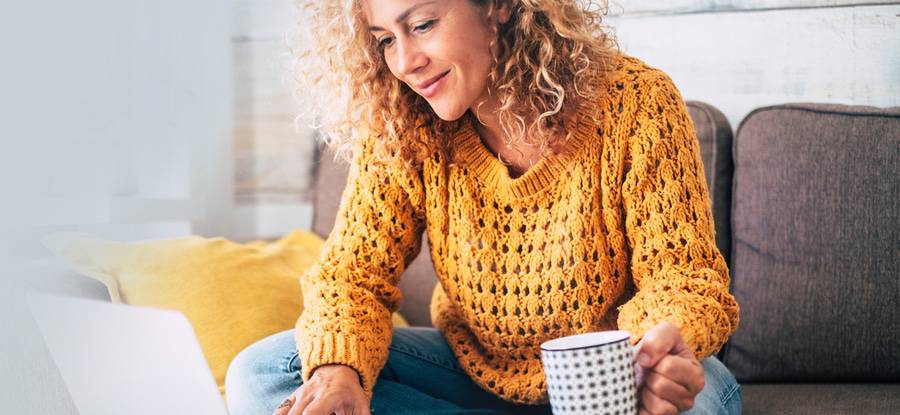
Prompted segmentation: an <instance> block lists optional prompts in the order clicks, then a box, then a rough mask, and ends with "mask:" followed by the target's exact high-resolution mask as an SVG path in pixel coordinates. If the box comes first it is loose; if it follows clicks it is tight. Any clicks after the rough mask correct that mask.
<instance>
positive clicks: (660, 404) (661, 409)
mask: <svg viewBox="0 0 900 415" xmlns="http://www.w3.org/2000/svg"><path fill="white" fill-rule="evenodd" d="M638 415H678V408H677V407H675V405H673V404H672V403H671V402H669V401H667V400H665V399H663V398H660V397H659V396H658V395H656V394H655V393H654V392H653V391H652V390H650V389H649V388H643V389H642V390H641V405H640V410H639V411H638Z"/></svg>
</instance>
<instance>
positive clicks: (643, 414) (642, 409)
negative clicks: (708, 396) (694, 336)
mask: <svg viewBox="0 0 900 415" xmlns="http://www.w3.org/2000/svg"><path fill="white" fill-rule="evenodd" d="M638 346H639V349H638V364H637V370H638V376H637V378H638V382H639V386H640V388H639V389H638V396H639V406H638V408H639V415H649V414H652V415H670V414H672V415H677V414H678V413H680V412H682V411H687V410H688V409H691V408H693V407H694V397H695V396H697V394H698V393H700V391H701V390H703V386H704V384H705V381H704V378H703V366H701V365H700V362H699V361H698V360H697V357H696V356H695V355H694V352H693V351H691V349H690V347H689V346H688V345H687V344H685V342H684V339H682V338H681V333H680V331H679V329H678V326H676V325H674V324H672V323H669V322H663V323H660V324H658V325H656V326H655V327H653V328H652V329H650V330H649V331H648V332H647V333H646V334H644V337H643V338H642V339H641V341H640V342H639V343H638Z"/></svg>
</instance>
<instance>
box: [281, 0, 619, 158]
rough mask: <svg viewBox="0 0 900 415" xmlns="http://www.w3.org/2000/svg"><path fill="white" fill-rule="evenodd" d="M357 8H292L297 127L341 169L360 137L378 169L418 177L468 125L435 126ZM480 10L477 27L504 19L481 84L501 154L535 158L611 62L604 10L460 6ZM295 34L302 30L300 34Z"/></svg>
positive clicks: (584, 3) (589, 1) (598, 4)
mask: <svg viewBox="0 0 900 415" xmlns="http://www.w3.org/2000/svg"><path fill="white" fill-rule="evenodd" d="M362 1H365V0H300V2H299V3H298V4H297V5H298V12H299V13H298V19H297V22H298V26H297V27H296V32H295V33H293V34H292V35H291V36H289V39H290V40H293V41H296V42H289V46H290V47H291V74H292V75H293V78H294V81H295V89H294V95H295V97H296V98H297V101H298V103H299V104H300V105H301V111H300V115H299V116H298V121H299V120H302V119H315V120H317V122H316V125H314V126H313V127H315V128H319V129H320V132H321V134H322V138H323V139H324V141H325V143H326V144H327V145H329V146H331V147H332V148H333V149H334V151H335V154H336V157H339V158H344V159H345V160H349V159H350V158H351V157H352V153H353V149H354V148H355V147H356V145H357V144H358V143H359V142H360V141H361V140H363V139H364V138H366V137H369V136H375V137H378V139H377V140H376V153H377V154H378V156H379V159H380V160H382V161H394V162H400V163H402V164H403V165H404V166H405V167H407V168H409V169H412V170H418V168H420V167H421V162H422V161H423V160H424V159H426V158H428V157H431V156H432V155H433V154H434V153H435V152H436V151H437V150H439V149H440V148H443V145H444V144H445V143H444V139H443V138H444V137H446V136H447V134H452V133H453V132H455V131H456V130H457V129H459V128H460V126H461V123H463V122H473V121H474V119H473V118H474V116H473V115H472V114H471V112H469V111H467V112H466V115H465V116H464V117H461V118H460V119H458V120H455V121H444V120H441V119H440V118H439V117H437V116H436V115H435V114H434V112H433V111H432V109H431V107H430V106H429V104H428V102H427V101H425V99H424V98H422V97H421V96H420V95H419V94H417V93H416V92H414V91H413V90H412V89H411V88H410V87H409V86H407V85H406V84H405V83H404V82H402V81H400V80H398V79H397V78H396V77H394V76H393V74H392V73H391V72H390V70H389V68H388V66H387V63H386V61H385V59H384V57H383V55H382V54H381V52H380V51H379V48H378V45H377V41H376V40H375V39H374V37H373V36H371V35H370V34H369V32H368V30H367V28H368V25H367V22H366V21H365V13H364V11H363V6H362V4H361V3H362ZM466 1H470V2H471V3H473V4H475V5H477V6H479V7H481V8H482V9H483V10H484V11H485V14H484V17H485V23H486V24H487V22H490V21H491V20H490V19H491V16H493V14H494V13H495V11H496V10H497V8H498V6H500V5H501V4H505V5H507V6H508V7H509V9H510V11H511V14H510V19H509V20H508V21H507V22H506V23H504V24H502V25H500V26H494V25H490V27H492V30H493V32H494V33H495V36H496V40H495V41H494V42H492V45H491V47H492V49H494V48H493V46H494V45H493V43H495V42H496V46H497V48H496V49H495V50H496V53H494V54H493V59H494V65H493V67H492V69H491V73H490V78H489V85H490V86H491V88H492V91H493V92H494V94H495V96H496V97H497V99H498V101H499V103H500V106H499V111H498V113H497V115H498V117H499V120H500V125H501V127H502V129H503V131H504V133H505V134H506V136H507V137H508V141H507V145H510V146H511V145H512V144H514V143H517V142H526V143H529V144H532V145H537V146H539V147H540V149H541V152H542V153H546V152H547V151H548V149H553V148H555V147H556V145H557V144H559V141H560V140H562V141H567V140H568V139H569V138H570V137H571V134H573V132H571V131H565V125H566V120H567V119H568V118H569V117H570V116H571V115H572V114H573V113H574V111H575V110H576V108H577V106H578V104H579V102H580V100H583V99H587V98H590V97H591V96H593V94H594V93H595V91H593V90H592V83H591V82H590V80H591V78H592V77H594V76H596V75H597V74H598V73H600V72H603V71H604V70H606V69H608V68H609V66H610V65H609V62H611V61H612V57H613V55H615V54H617V53H619V48H618V44H617V42H616V40H615V39H614V37H613V36H612V35H611V34H610V33H609V32H608V31H607V30H606V27H605V25H603V24H602V18H603V17H604V16H605V15H606V14H607V12H608V4H607V2H606V1H593V0H466ZM301 25H302V27H301Z"/></svg>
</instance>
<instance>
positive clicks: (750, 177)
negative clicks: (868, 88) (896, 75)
mask: <svg viewBox="0 0 900 415" xmlns="http://www.w3.org/2000/svg"><path fill="white" fill-rule="evenodd" d="M734 163H735V175H734V189H733V206H732V218H733V221H732V240H733V248H732V253H731V254H732V268H731V271H732V288H733V292H734V295H735V297H736V298H737V301H738V303H739V304H740V306H741V322H740V326H739V327H738V330H737V331H736V332H735V333H734V334H733V335H732V337H731V339H730V341H729V344H728V346H727V347H726V349H725V350H724V353H723V359H724V361H725V364H726V365H727V366H728V367H729V368H731V369H732V371H733V373H734V374H735V376H736V377H737V378H738V380H739V381H744V382H757V381H759V382H762V381H768V382H771V381H833V380H843V381H898V380H900V365H897V362H900V347H898V344H900V343H898V337H897V336H898V333H900V278H898V275H900V251H898V247H900V235H898V231H900V197H898V195H900V180H898V173H900V108H891V109H879V108H874V107H860V106H852V107H851V106H843V105H824V104H786V105H778V106H771V107H765V108H760V109H757V110H755V111H753V112H751V113H750V114H749V115H748V116H747V117H746V118H745V119H744V121H742V122H741V125H740V127H739V128H738V132H737V134H736V137H735V149H734Z"/></svg>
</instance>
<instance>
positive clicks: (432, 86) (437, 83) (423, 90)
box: [417, 70, 450, 99]
mask: <svg viewBox="0 0 900 415" xmlns="http://www.w3.org/2000/svg"><path fill="white" fill-rule="evenodd" d="M449 73H450V70H447V72H444V73H443V74H441V75H438V76H436V77H434V79H432V80H429V81H428V82H425V83H423V84H422V85H421V86H419V88H418V91H417V92H418V93H419V95H421V96H423V97H425V98H426V99H427V98H431V97H433V96H434V95H435V94H437V91H438V89H439V88H441V86H442V85H443V80H444V79H445V78H447V74H449Z"/></svg>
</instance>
